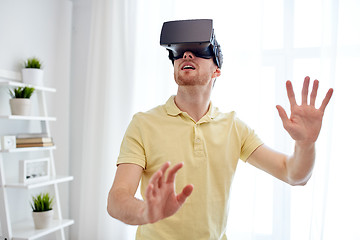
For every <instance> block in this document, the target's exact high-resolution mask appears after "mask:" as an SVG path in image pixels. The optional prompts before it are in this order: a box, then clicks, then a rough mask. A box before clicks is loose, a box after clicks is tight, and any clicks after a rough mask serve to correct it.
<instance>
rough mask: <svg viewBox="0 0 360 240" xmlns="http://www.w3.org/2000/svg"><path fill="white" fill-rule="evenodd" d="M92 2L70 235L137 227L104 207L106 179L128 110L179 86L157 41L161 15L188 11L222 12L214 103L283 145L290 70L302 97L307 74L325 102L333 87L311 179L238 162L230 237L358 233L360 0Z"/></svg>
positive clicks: (186, 15) (121, 233)
mask: <svg viewBox="0 0 360 240" xmlns="http://www.w3.org/2000/svg"><path fill="white" fill-rule="evenodd" d="M92 9H93V11H92V12H91V19H92V21H91V22H90V23H91V34H90V43H89V53H88V61H87V63H86V69H87V77H86V78H85V79H84V86H85V88H84V90H85V94H84V97H81V98H80V99H79V101H82V102H83V103H84V108H83V109H82V110H81V111H82V112H83V115H82V118H81V119H82V121H81V122H78V124H79V127H81V130H78V131H79V134H80V136H81V137H80V138H79V139H81V140H80V141H79V142H76V143H75V146H77V147H80V148H81V149H82V153H81V154H79V155H76V156H79V157H80V159H77V161H79V162H80V163H78V164H77V165H76V164H75V168H74V169H75V170H74V171H75V172H74V175H75V177H76V174H78V175H79V176H80V177H78V178H79V179H78V180H77V182H75V184H74V185H75V187H74V188H75V190H74V191H72V192H73V195H75V196H77V197H79V198H80V201H79V202H78V203H77V205H76V206H74V207H72V209H75V211H74V213H73V214H74V216H75V220H77V226H75V227H74V228H75V229H74V231H73V232H74V234H75V235H73V234H72V236H74V239H101V238H102V239H133V238H134V237H133V236H134V229H135V228H134V227H127V226H125V225H124V224H122V223H120V222H117V221H115V220H112V219H111V218H110V217H109V216H108V215H107V213H106V197H107V191H108V190H109V188H110V186H111V182H112V178H113V174H114V171H115V165H114V164H115V161H116V158H117V155H118V150H119V145H120V142H121V139H122V135H123V133H124V130H125V129H126V127H127V124H128V122H129V121H130V119H131V116H132V114H134V113H135V112H138V111H146V110H148V109H150V108H152V107H154V106H156V105H159V104H163V103H164V102H165V101H166V99H167V98H168V97H169V95H171V94H175V93H176V85H175V83H174V80H173V76H172V65H171V62H170V61H169V60H168V59H167V52H166V51H165V50H164V49H163V48H161V47H160V46H159V35H160V30H161V26H162V22H164V21H167V20H174V19H190V18H212V19H214V28H215V33H216V37H217V39H218V41H219V43H220V44H221V46H222V49H223V52H224V65H223V69H222V76H221V77H220V78H219V79H218V80H217V82H216V85H215V88H214V92H213V102H214V104H215V105H217V106H218V107H219V108H220V109H221V110H222V111H230V110H236V112H237V113H238V116H239V117H240V118H241V119H242V120H244V121H245V122H246V123H247V124H248V125H250V126H251V127H252V128H254V129H255V130H256V132H257V133H258V135H259V136H260V137H261V138H262V139H263V141H264V142H265V143H266V144H267V145H269V146H272V147H273V148H275V149H276V150H279V151H282V152H285V153H289V154H290V153H292V150H293V141H292V140H291V138H290V137H289V136H288V135H287V133H286V132H285V130H284V129H283V127H282V124H281V120H280V119H279V117H278V115H277V111H276V108H275V105H276V104H280V105H282V106H284V107H285V108H286V109H287V110H288V109H289V104H288V100H287V96H286V90H285V82H286V80H288V79H289V80H292V82H293V84H294V88H295V91H296V94H297V96H298V97H299V94H300V91H301V86H302V81H303V79H304V77H305V76H307V75H308V76H310V77H311V79H312V80H314V79H319V80H320V88H319V93H318V101H317V104H318V106H319V105H320V103H321V100H322V98H323V97H324V96H325V93H326V91H327V89H328V88H330V87H333V88H334V89H335V92H334V96H333V99H332V100H331V101H330V104H329V106H328V108H327V110H326V113H325V116H324V123H323V127H322V131H321V134H320V137H319V139H318V142H317V161H316V166H315V169H314V173H313V176H312V178H311V180H310V181H309V183H308V184H307V185H306V186H304V187H290V186H287V185H286V184H284V183H282V182H280V181H278V180H276V179H274V178H273V177H271V176H268V175H267V174H266V173H263V172H261V171H259V170H257V169H255V168H254V167H252V166H250V165H248V164H244V163H242V162H240V163H239V165H238V169H237V174H236V176H235V179H234V183H233V186H232V194H231V206H230V215H229V220H228V229H227V232H228V238H229V239H249V240H250V239H269V240H270V239H279V240H289V239H290V240H300V239H301V240H303V239H316V240H317V239H326V240H328V239H330V240H332V239H350V240H353V239H360V231H359V228H358V226H357V225H358V216H359V215H360V208H359V206H358V202H360V193H359V191H358V190H357V188H356V185H355V184H357V183H359V182H360V177H359V174H357V171H358V169H359V167H360V163H359V160H360V159H359V156H358V154H357V152H356V147H357V145H358V144H357V143H358V142H359V141H358V140H357V136H358V135H359V134H360V127H359V124H358V123H359V122H360V121H359V120H360V113H359V110H358V107H357V105H358V104H359V102H360V101H359V100H358V98H357V95H358V89H359V86H360V84H359V81H360V74H359V71H358V70H357V69H358V67H359V66H360V26H359V23H360V17H359V15H358V14H357V13H358V12H359V11H360V3H359V1H357V0H342V1H338V0H328V1H325V0H302V1H300V0H273V1H264V0H253V1H222V2H219V1H215V0H206V1H205V0H201V1H200V0H199V1H192V0H182V1H180V0H179V1H177V0H173V1H169V0H168V1H161V0H154V1H151V2H150V1H145V0H138V1H131V0H128V1H125V0H123V1H115V0H112V1H111V0H108V1H100V0H98V1H97V0H94V1H93V2H92ZM288 111H289V110H288ZM75 173H76V174H75ZM94 176H96V177H94ZM77 190H78V191H77ZM73 198H74V197H72V199H73ZM88 214H90V216H91V217H89V215H88ZM77 234H78V235H77ZM75 236H76V237H75ZM91 236H92V237H91ZM94 236H95V237H94Z"/></svg>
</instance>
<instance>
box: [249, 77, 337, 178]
mask: <svg viewBox="0 0 360 240" xmlns="http://www.w3.org/2000/svg"><path fill="white" fill-rule="evenodd" d="M309 82H310V78H309V77H306V78H305V80H304V84H303V89H302V103H301V105H297V104H296V100H295V94H294V91H293V88H292V84H291V82H290V81H287V83H286V89H287V94H288V97H289V101H290V106H291V115H290V118H288V116H287V114H286V112H285V110H284V109H283V108H282V107H281V106H276V108H277V110H278V112H279V116H280V118H281V120H282V122H283V126H284V128H285V130H286V131H287V132H288V133H289V134H290V136H291V137H292V138H293V139H294V140H295V149H294V153H293V155H291V156H286V155H284V154H282V153H278V152H275V151H273V150H271V149H270V148H268V147H266V146H260V147H259V148H258V149H256V150H255V151H254V152H253V153H252V154H251V155H250V157H249V158H248V162H249V163H250V164H252V165H254V166H256V167H258V168H260V169H262V170H264V171H266V172H268V173H270V174H272V175H273V176H275V177H277V178H279V179H281V180H283V181H285V182H287V183H289V184H291V185H304V184H306V182H307V181H308V180H309V179H310V176H311V173H312V169H313V166H314V163H315V142H316V140H317V138H318V136H319V133H320V129H321V125H322V118H323V115H324V111H325V108H326V106H327V104H328V103H329V101H330V98H331V96H332V93H333V89H329V91H328V92H327V94H326V96H325V98H324V100H323V102H322V104H321V106H320V108H319V109H316V108H315V100H316V95H317V89H318V86H319V82H318V81H317V80H315V81H314V85H313V89H312V92H311V95H310V104H308V102H307V99H308V88H309Z"/></svg>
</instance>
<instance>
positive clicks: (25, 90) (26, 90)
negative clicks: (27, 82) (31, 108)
mask: <svg viewBox="0 0 360 240" xmlns="http://www.w3.org/2000/svg"><path fill="white" fill-rule="evenodd" d="M34 90H35V89H34V88H32V87H18V88H14V90H13V91H11V90H10V89H9V92H10V96H11V97H12V98H30V97H31V95H32V94H33V92H34Z"/></svg>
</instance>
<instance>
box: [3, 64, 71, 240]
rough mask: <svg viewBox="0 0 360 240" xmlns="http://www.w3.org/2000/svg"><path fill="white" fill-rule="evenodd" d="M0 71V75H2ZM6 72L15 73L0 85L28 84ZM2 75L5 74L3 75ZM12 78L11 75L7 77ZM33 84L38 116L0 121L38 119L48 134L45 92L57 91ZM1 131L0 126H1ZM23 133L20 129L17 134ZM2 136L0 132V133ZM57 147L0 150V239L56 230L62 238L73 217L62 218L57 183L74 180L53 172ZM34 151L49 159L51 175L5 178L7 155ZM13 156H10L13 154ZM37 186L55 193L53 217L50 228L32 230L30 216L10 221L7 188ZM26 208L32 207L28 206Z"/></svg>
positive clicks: (27, 239) (25, 238)
mask: <svg viewBox="0 0 360 240" xmlns="http://www.w3.org/2000/svg"><path fill="white" fill-rule="evenodd" d="M1 73H2V72H1V71H0V75H1ZM6 75H9V76H14V77H13V78H12V80H15V81H12V80H4V79H1V76H0V88H4V87H5V88H13V87H25V86H30V85H27V84H24V83H22V82H19V81H17V80H19V79H18V74H16V73H9V72H6ZM3 76H4V74H3ZM10 79H11V78H10ZM31 87H34V88H35V90H36V93H37V95H38V104H39V106H38V107H39V113H40V114H39V115H40V116H16V115H1V116H0V121H1V120H2V119H3V120H4V121H17V120H22V121H40V124H41V130H42V133H43V134H47V135H48V136H51V132H50V127H49V122H50V121H56V118H55V117H49V116H48V114H47V107H46V100H45V94H44V93H45V92H50V93H52V92H56V89H54V88H48V87H43V86H31ZM0 130H1V129H0ZM19 134H23V132H21V133H19ZM0 135H1V134H0ZM55 149H56V146H51V147H27V148H15V149H8V150H4V149H3V150H0V220H1V234H2V235H0V240H5V239H6V240H33V239H38V238H40V237H43V236H46V235H48V234H50V233H56V238H57V239H61V240H65V233H64V229H65V228H66V227H68V226H70V225H72V224H74V220H72V219H63V217H62V213H61V206H60V196H59V190H58V184H60V183H65V182H69V181H72V180H73V177H72V176H58V175H56V171H55V164H54V154H53V151H54V150H55ZM33 152H41V153H43V154H45V155H47V157H48V158H49V162H50V177H49V179H47V180H44V181H40V182H39V181H37V182H32V183H29V184H26V183H20V182H19V180H18V179H11V177H6V174H7V173H8V172H7V171H6V169H5V166H6V164H5V163H4V161H6V158H7V157H9V156H10V155H16V154H27V153H28V154H31V153H33ZM12 157H13V156H12ZM40 187H51V188H53V189H52V190H53V192H54V198H55V203H54V211H55V217H54V219H53V221H52V224H51V226H50V227H48V228H46V229H35V227H34V224H33V221H32V219H24V220H22V221H19V222H18V221H16V222H12V221H11V216H12V215H11V212H10V204H12V203H10V202H9V200H8V191H9V189H15V190H16V189H19V190H18V191H24V190H30V189H36V188H40ZM29 210H30V211H31V208H30V206H29Z"/></svg>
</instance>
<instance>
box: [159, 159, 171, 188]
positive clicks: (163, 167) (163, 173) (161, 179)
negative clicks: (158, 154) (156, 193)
mask: <svg viewBox="0 0 360 240" xmlns="http://www.w3.org/2000/svg"><path fill="white" fill-rule="evenodd" d="M169 167H170V162H166V163H164V164H163V165H162V166H161V168H160V170H159V171H160V172H161V173H162V175H161V176H160V178H159V179H158V182H157V184H158V187H159V188H161V186H162V183H163V182H164V179H163V178H164V177H165V172H166V170H167V169H168V168H169Z"/></svg>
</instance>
